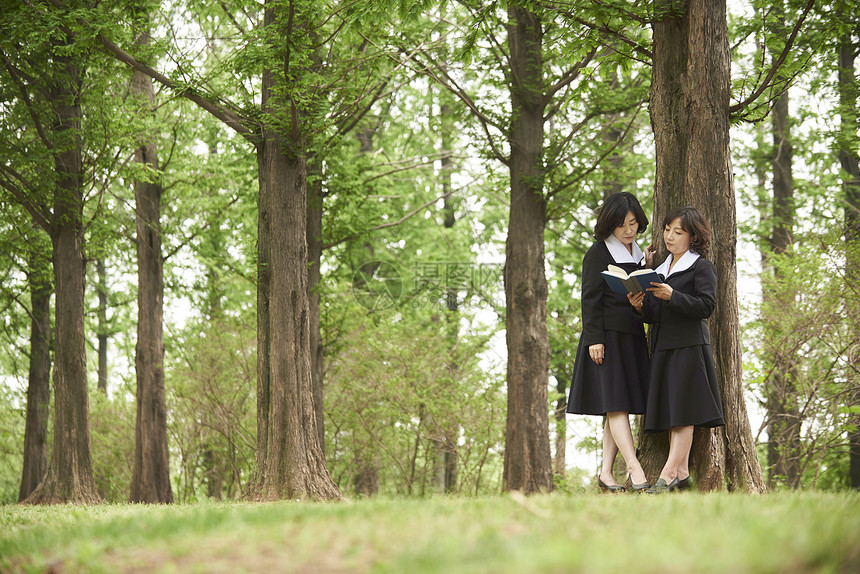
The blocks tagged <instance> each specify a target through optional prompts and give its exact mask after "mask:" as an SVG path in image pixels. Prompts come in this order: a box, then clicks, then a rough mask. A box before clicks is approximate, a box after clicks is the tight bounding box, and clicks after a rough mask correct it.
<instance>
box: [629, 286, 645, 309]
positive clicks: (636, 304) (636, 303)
mask: <svg viewBox="0 0 860 574" xmlns="http://www.w3.org/2000/svg"><path fill="white" fill-rule="evenodd" d="M627 300H628V301H630V304H631V305H633V308H634V309H636V310H637V311H639V312H640V313H641V312H642V301H644V300H645V291H640V292H639V293H635V294H634V293H628V294H627Z"/></svg>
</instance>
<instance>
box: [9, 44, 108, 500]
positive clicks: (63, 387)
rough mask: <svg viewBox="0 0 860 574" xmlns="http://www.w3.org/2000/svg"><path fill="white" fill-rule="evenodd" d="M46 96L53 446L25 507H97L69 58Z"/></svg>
mask: <svg viewBox="0 0 860 574" xmlns="http://www.w3.org/2000/svg"><path fill="white" fill-rule="evenodd" d="M53 65H54V66H55V72H56V74H57V76H56V79H55V82H54V84H53V86H52V88H51V101H52V105H53V108H54V112H55V119H56V124H55V126H54V127H53V134H54V135H55V136H56V139H57V141H61V142H63V143H64V145H62V146H58V148H57V149H58V150H59V151H57V152H56V153H55V155H54V168H55V170H56V172H57V187H56V190H55V192H54V206H53V219H52V225H51V233H50V235H51V244H52V261H53V266H54V287H55V290H56V307H55V309H56V320H55V327H56V336H57V338H56V353H55V362H54V370H53V380H54V444H53V451H52V455H51V459H50V463H49V464H48V470H47V472H46V474H45V476H44V478H43V479H42V482H40V483H39V486H37V487H36V489H35V490H34V491H33V492H32V493H30V496H29V497H28V498H27V499H26V500H25V501H24V502H25V503H29V504H54V503H66V502H71V503H82V504H95V503H98V502H99V501H100V498H99V495H98V492H97V491H96V486H95V479H94V475H93V461H92V454H91V446H90V420H89V394H88V385H87V371H86V365H87V360H86V345H85V331H84V313H85V310H84V279H85V268H86V265H85V260H84V255H83V239H84V237H83V201H84V195H83V182H82V176H83V173H82V172H83V161H82V152H81V140H80V130H81V116H82V114H81V105H80V100H79V99H78V98H79V95H80V90H81V86H82V84H83V78H82V74H83V73H82V71H81V69H80V68H79V67H78V64H77V63H76V62H75V61H74V60H72V58H71V57H69V56H65V55H62V54H60V53H55V54H54V56H53Z"/></svg>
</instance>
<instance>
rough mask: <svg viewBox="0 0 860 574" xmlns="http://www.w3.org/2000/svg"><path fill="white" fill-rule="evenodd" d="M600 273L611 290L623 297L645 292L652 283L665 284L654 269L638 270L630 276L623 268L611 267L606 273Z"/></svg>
mask: <svg viewBox="0 0 860 574" xmlns="http://www.w3.org/2000/svg"><path fill="white" fill-rule="evenodd" d="M600 273H602V274H603V280H604V281H606V284H607V285H609V288H610V289H612V290H613V291H614V292H616V293H620V294H621V295H626V294H627V293H639V292H640V291H644V290H645V289H647V288H648V287H651V286H652V285H651V282H652V281H654V282H656V283H662V282H663V280H662V279H660V276H659V275H657V272H656V271H654V270H653V269H638V270H636V271H633V272H632V273H630V275H628V274H627V272H626V271H624V269H622V268H621V267H616V266H615V265H609V266H608V267H607V268H606V271H601V272H600Z"/></svg>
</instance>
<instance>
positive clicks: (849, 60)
mask: <svg viewBox="0 0 860 574" xmlns="http://www.w3.org/2000/svg"><path fill="white" fill-rule="evenodd" d="M856 50H857V43H856V42H855V41H854V38H852V37H851V36H850V35H849V36H845V37H844V38H842V40H841V42H840V46H839V76H838V78H839V79H838V82H839V105H840V114H841V120H842V121H841V124H842V125H841V129H840V135H839V163H840V165H841V166H842V169H843V171H845V173H846V174H847V176H846V178H845V180H844V181H843V188H844V189H845V203H846V208H845V240H846V241H847V242H848V250H847V261H846V267H847V268H848V273H847V276H849V277H853V276H855V275H856V273H858V272H860V158H858V155H857V151H856V147H853V146H856V140H857V127H858V120H857V118H858V114H860V110H858V108H857V88H856V86H855V84H854V82H855V76H854V60H855V52H856ZM858 314H860V309H854V318H855V319H854V320H855V332H854V338H855V340H854V355H853V356H854V361H855V362H856V361H857V360H858V359H857V357H858V355H860V325H858V324H857V316H858ZM848 397H849V399H848V401H849V404H850V406H858V405H860V390H858V389H856V388H855V389H854V390H853V392H852V393H849V394H848ZM848 422H849V423H851V424H852V425H853V426H854V430H851V431H849V432H848V453H849V454H848V457H849V473H850V480H851V488H855V489H857V488H860V416H858V415H857V414H854V415H852V416H851V418H850V420H849V421H848Z"/></svg>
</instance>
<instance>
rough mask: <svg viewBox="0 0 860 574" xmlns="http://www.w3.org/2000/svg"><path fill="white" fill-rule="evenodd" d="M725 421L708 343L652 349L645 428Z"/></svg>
mask: <svg viewBox="0 0 860 574" xmlns="http://www.w3.org/2000/svg"><path fill="white" fill-rule="evenodd" d="M724 424H726V422H725V420H724V419H723V407H722V403H721V402H720V387H719V385H718V383H717V372H716V369H715V368H714V358H713V355H712V353H711V346H710V345H696V346H693V347H681V348H679V349H668V350H665V351H655V352H654V354H653V355H652V356H651V386H650V389H649V391H648V409H647V410H646V412H645V430H646V431H648V432H659V431H665V430H668V429H669V428H671V427H677V426H700V427H718V426H723V425H724Z"/></svg>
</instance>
